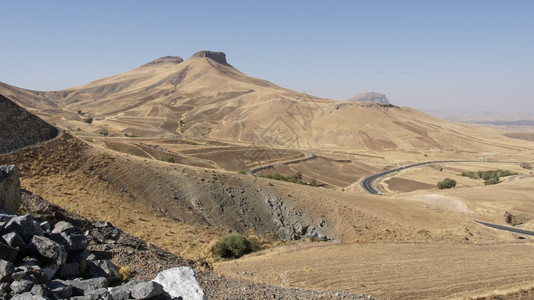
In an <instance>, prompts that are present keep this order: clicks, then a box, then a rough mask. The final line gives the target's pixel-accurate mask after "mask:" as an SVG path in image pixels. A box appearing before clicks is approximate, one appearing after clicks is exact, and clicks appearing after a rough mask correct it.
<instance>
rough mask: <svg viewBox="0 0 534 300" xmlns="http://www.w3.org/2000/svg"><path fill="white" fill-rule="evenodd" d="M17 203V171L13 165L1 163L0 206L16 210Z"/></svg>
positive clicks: (18, 200) (18, 187)
mask: <svg viewBox="0 0 534 300" xmlns="http://www.w3.org/2000/svg"><path fill="white" fill-rule="evenodd" d="M2 143H3V142H2ZM19 205H20V180H19V171H18V169H17V167H16V166H14V165H2V166H0V206H4V207H6V208H7V209H10V210H12V211H16V210H17V208H18V207H19Z"/></svg>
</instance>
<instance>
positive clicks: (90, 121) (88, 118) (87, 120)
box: [83, 117, 93, 124]
mask: <svg viewBox="0 0 534 300" xmlns="http://www.w3.org/2000/svg"><path fill="white" fill-rule="evenodd" d="M83 121H84V122H85V123H87V124H91V123H93V117H87V118H85V119H84V120H83Z"/></svg>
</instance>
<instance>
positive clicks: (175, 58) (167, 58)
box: [141, 56, 184, 67]
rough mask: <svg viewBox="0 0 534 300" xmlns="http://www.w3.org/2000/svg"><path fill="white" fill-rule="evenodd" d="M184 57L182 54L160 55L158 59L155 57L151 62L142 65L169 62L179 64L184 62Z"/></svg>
mask: <svg viewBox="0 0 534 300" xmlns="http://www.w3.org/2000/svg"><path fill="white" fill-rule="evenodd" d="M183 61H184V59H183V58H181V57H180V56H163V57H160V58H158V59H155V60H153V61H151V62H149V63H146V64H144V65H142V66H141V67H148V66H153V65H162V64H168V63H172V64H179V63H181V62H183Z"/></svg>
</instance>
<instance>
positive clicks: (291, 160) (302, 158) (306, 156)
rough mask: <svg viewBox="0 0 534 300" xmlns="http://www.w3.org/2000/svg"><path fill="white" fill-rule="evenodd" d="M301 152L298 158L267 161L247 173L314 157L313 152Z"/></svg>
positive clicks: (250, 173)
mask: <svg viewBox="0 0 534 300" xmlns="http://www.w3.org/2000/svg"><path fill="white" fill-rule="evenodd" d="M302 154H304V157H299V158H295V159H290V160H286V161H277V162H272V163H269V164H266V165H261V166H257V167H254V168H252V169H250V170H248V171H247V175H252V174H254V173H256V172H258V171H261V170H264V169H268V168H270V167H274V166H276V165H284V164H291V163H297V162H301V161H305V160H308V159H310V158H313V157H314V155H313V153H311V152H307V151H302Z"/></svg>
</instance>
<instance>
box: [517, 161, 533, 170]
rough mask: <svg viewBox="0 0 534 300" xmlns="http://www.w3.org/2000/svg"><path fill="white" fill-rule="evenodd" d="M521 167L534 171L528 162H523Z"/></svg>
mask: <svg viewBox="0 0 534 300" xmlns="http://www.w3.org/2000/svg"><path fill="white" fill-rule="evenodd" d="M519 166H520V167H521V168H523V169H527V170H532V166H531V165H530V163H528V162H522V163H520V164H519Z"/></svg>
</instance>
